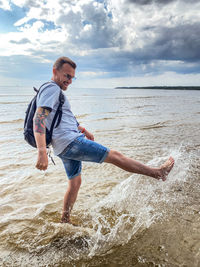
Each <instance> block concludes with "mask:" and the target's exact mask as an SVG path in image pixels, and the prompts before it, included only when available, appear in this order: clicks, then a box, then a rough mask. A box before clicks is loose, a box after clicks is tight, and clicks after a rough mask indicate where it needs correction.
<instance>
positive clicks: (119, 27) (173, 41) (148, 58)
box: [0, 0, 200, 86]
mask: <svg viewBox="0 0 200 267" xmlns="http://www.w3.org/2000/svg"><path fill="white" fill-rule="evenodd" d="M158 2H159V3H158ZM9 3H10V5H9ZM12 4H14V5H17V6H18V7H21V8H23V7H25V8H26V9H27V13H26V15H25V17H23V18H21V19H19V20H18V21H16V22H15V24H14V26H15V27H16V29H17V31H16V32H9V33H2V34H0V39H1V43H0V56H14V55H22V56H30V58H38V64H40V62H41V61H42V62H52V61H53V60H54V59H55V58H56V57H57V56H58V55H59V56H60V55H67V56H70V57H72V58H75V59H76V60H77V62H78V64H79V67H80V76H82V75H83V76H82V77H83V78H84V80H86V78H87V77H88V78H89V77H93V78H96V77H100V76H105V77H106V78H107V77H109V76H110V77H119V76H135V77H138V78H137V79H138V81H139V80H140V76H141V75H144V76H145V79H146V80H148V82H150V78H148V76H146V75H147V74H151V75H152V77H157V78H158V79H159V77H161V76H160V75H161V73H165V76H166V75H167V74H166V73H169V71H170V70H171V71H172V72H173V73H175V72H177V73H179V72H184V73H187V72H194V73H195V72H200V69H199V68H198V66H197V65H198V63H197V62H196V61H198V60H200V56H198V55H199V46H200V39H199V37H198V36H199V34H200V30H198V29H200V13H199V9H200V1H192V2H191V1H186V0H184V4H183V1H180V0H167V1H158V0H151V1H146V0H144V1H139V0H104V1H101V2H96V1H94V0H73V1H69V0H68V1H60V0H48V1H41V0H10V2H8V1H4V0H3V1H1V0H0V7H1V8H4V9H10V8H13V5H12ZM83 71H85V72H83ZM156 73H157V74H159V75H156ZM177 75H179V74H177ZM166 77H167V76H166ZM169 77H171V78H170V79H171V80H172V76H169ZM178 77H179V76H178ZM114 79H116V81H119V79H118V78H110V80H109V81H110V83H112V81H114ZM121 79H122V81H123V82H125V81H127V82H128V80H129V78H128V79H127V80H126V78H121ZM134 79H135V78H134ZM152 79H154V78H152ZM170 79H169V82H170ZM189 80H190V81H191V82H192V79H189ZM85 82H86V81H85ZM140 82H142V80H140ZM185 82H186V81H185ZM116 86H117V85H116Z"/></svg>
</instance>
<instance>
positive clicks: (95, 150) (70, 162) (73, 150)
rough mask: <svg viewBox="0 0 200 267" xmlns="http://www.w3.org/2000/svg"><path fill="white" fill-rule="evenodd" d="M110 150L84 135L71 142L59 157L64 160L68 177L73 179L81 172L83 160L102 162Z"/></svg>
mask: <svg viewBox="0 0 200 267" xmlns="http://www.w3.org/2000/svg"><path fill="white" fill-rule="evenodd" d="M109 151H110V150H109V149H108V148H106V147H104V146H102V145H100V144H98V143H96V142H94V141H91V140H88V139H86V138H85V137H84V135H82V136H79V137H77V138H76V139H75V140H74V141H73V142H71V143H70V144H69V145H68V146H67V147H66V148H65V149H64V151H63V152H62V153H61V154H59V155H58V157H59V158H61V160H62V161H63V164H64V167H65V171H66V173H67V176H68V178H69V179H73V178H74V177H76V176H78V175H79V174H80V173H81V168H82V164H81V162H82V161H89V162H96V163H102V162H103V161H104V160H105V158H106V157H107V155H108V152H109Z"/></svg>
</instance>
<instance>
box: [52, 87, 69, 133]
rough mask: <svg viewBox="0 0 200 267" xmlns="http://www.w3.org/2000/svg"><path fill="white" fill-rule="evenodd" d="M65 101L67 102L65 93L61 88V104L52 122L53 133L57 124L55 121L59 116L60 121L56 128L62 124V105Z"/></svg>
mask: <svg viewBox="0 0 200 267" xmlns="http://www.w3.org/2000/svg"><path fill="white" fill-rule="evenodd" d="M64 102H65V98H64V95H63V93H62V90H60V95H59V105H58V108H57V110H56V113H55V116H54V118H53V121H52V124H51V128H50V132H51V134H52V133H53V128H54V125H55V122H56V119H57V118H58V121H57V123H56V126H55V128H57V127H58V125H59V124H60V121H61V118H62V106H63V104H64Z"/></svg>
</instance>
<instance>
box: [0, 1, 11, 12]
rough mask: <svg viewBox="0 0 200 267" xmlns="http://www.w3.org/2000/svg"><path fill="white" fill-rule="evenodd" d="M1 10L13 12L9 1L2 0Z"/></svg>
mask: <svg viewBox="0 0 200 267" xmlns="http://www.w3.org/2000/svg"><path fill="white" fill-rule="evenodd" d="M0 8H2V9H4V10H11V8H10V4H9V1H8V0H0Z"/></svg>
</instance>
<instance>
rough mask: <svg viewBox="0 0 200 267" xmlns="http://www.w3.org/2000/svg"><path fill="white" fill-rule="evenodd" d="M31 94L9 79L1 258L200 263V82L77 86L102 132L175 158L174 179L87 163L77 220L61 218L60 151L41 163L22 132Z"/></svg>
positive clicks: (146, 152)
mask: <svg viewBox="0 0 200 267" xmlns="http://www.w3.org/2000/svg"><path fill="white" fill-rule="evenodd" d="M16 90H17V92H16ZM32 95H33V92H32V90H31V89H27V88H19V89H16V88H0V106H1V114H0V128H1V139H0V146H1V155H0V176H1V178H0V188H1V190H0V266H59V267H60V266H119V265H122V266H199V264H200V216H199V214H200V209H199V207H200V205H199V193H200V192H199V191H200V190H199V189H200V185H199V178H200V169H199V166H200V137H199V136H200V130H199V123H200V108H199V106H200V92H199V91H171V90H170V91H167V90H142V89H140V90H130V89H126V90H124V89H118V90H117V89H82V90H80V89H75V88H71V89H69V91H68V92H67V95H68V96H69V99H70V102H71V106H72V110H73V111H74V113H75V114H76V116H77V119H78V120H79V122H80V123H81V124H83V125H84V126H85V127H86V128H88V129H90V131H91V132H93V133H94V135H95V140H96V141H97V142H100V143H102V144H103V145H105V146H108V147H110V148H112V149H116V150H119V151H121V152H122V153H124V154H126V155H127V156H129V157H132V158H134V159H136V160H139V161H142V162H143V163H147V164H149V165H152V166H158V165H160V164H162V163H163V162H164V161H165V160H166V159H167V158H168V156H169V155H172V156H173V157H174V158H175V166H174V168H173V170H172V172H171V173H170V175H169V177H168V179H167V181H166V182H162V181H156V180H154V179H151V178H147V177H144V176H141V175H136V174H130V173H127V172H124V171H123V170H120V169H118V168H117V167H114V166H111V165H109V164H100V165H99V164H93V163H84V164H83V172H82V186H81V189H80V192H79V195H78V199H77V202H76V204H75V206H74V210H73V213H72V221H73V222H74V223H76V224H78V225H79V226H78V227H74V226H71V225H67V224H66V225H63V224H60V223H59V220H60V215H61V212H62V201H63V196H64V193H65V190H66V187H67V178H66V175H65V172H64V168H63V166H62V163H61V161H60V160H59V158H55V161H56V166H54V165H53V164H52V163H49V168H48V170H47V171H46V172H40V171H39V170H37V169H35V168H34V165H35V162H36V156H37V153H36V151H35V150H34V149H32V148H30V147H29V146H28V145H27V144H26V143H25V142H24V140H23V118H24V112H25V109H26V106H27V103H28V101H29V100H30V99H31V96H32Z"/></svg>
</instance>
